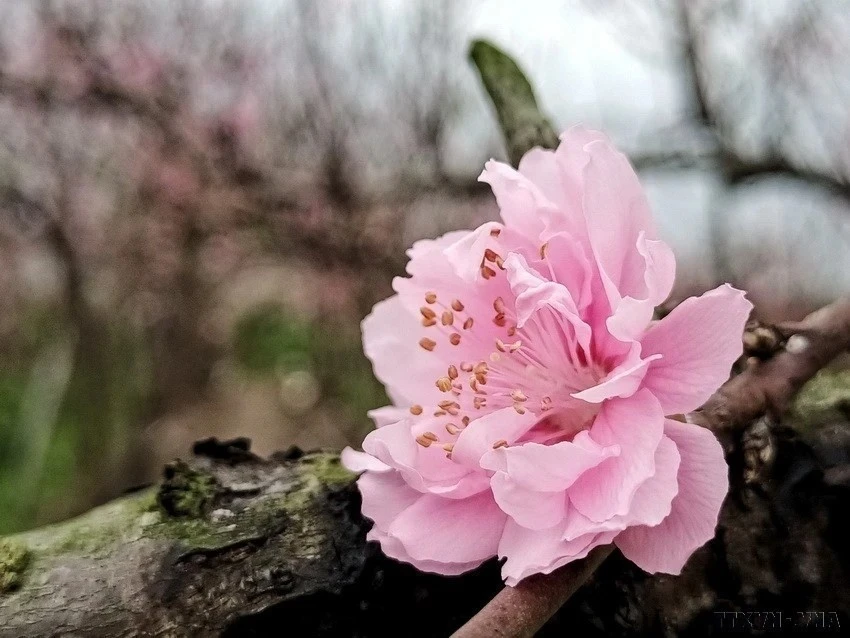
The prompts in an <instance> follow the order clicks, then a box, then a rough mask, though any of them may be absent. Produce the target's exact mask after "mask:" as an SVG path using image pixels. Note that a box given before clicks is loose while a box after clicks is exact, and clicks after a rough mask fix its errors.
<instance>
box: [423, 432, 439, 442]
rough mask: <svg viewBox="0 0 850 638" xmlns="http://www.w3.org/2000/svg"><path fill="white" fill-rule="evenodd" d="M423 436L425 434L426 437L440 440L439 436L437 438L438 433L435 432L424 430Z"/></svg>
mask: <svg viewBox="0 0 850 638" xmlns="http://www.w3.org/2000/svg"><path fill="white" fill-rule="evenodd" d="M422 436H424V437H425V438H426V439H431V440H432V441H439V440H440V439H439V438H437V435H436V434H434V433H433V432H423V433H422Z"/></svg>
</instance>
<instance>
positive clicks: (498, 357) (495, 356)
mask: <svg viewBox="0 0 850 638" xmlns="http://www.w3.org/2000/svg"><path fill="white" fill-rule="evenodd" d="M501 359H502V355H500V354H499V353H498V352H491V353H490V361H492V362H493V363H496V362H497V361H501Z"/></svg>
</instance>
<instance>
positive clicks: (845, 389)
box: [789, 369, 850, 429]
mask: <svg viewBox="0 0 850 638" xmlns="http://www.w3.org/2000/svg"><path fill="white" fill-rule="evenodd" d="M848 414H850V370H830V369H826V370H821V371H820V372H818V373H817V374H816V375H815V376H814V377H813V378H812V379H811V380H810V381H809V382H808V383H807V384H806V385H804V386H803V388H802V390H800V392H799V394H798V395H797V398H796V400H795V401H794V405H793V406H792V408H791V410H790V412H789V418H790V419H791V420H792V421H793V422H794V423H795V424H796V425H797V426H798V427H801V428H803V429H806V428H810V427H816V426H818V425H822V424H824V423H828V422H830V421H835V420H846V419H847V417H848Z"/></svg>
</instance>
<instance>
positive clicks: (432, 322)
mask: <svg viewBox="0 0 850 638" xmlns="http://www.w3.org/2000/svg"><path fill="white" fill-rule="evenodd" d="M422 325H423V326H425V327H426V328H430V327H431V326H436V325H437V320H436V319H428V318H427V317H422Z"/></svg>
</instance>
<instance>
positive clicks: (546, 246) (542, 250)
mask: <svg viewBox="0 0 850 638" xmlns="http://www.w3.org/2000/svg"><path fill="white" fill-rule="evenodd" d="M548 249H549V242H548V241H547V242H546V243H545V244H543V245H542V246H541V247H540V259H546V251H547V250H548Z"/></svg>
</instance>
